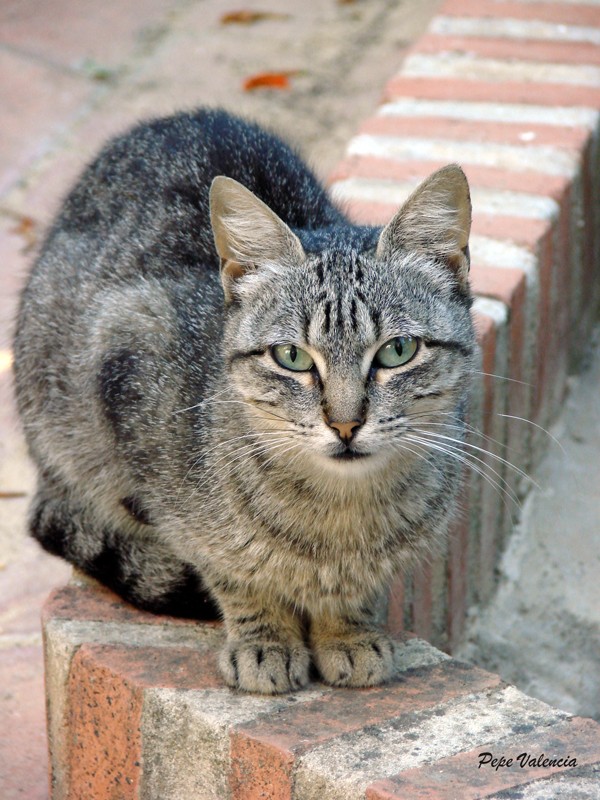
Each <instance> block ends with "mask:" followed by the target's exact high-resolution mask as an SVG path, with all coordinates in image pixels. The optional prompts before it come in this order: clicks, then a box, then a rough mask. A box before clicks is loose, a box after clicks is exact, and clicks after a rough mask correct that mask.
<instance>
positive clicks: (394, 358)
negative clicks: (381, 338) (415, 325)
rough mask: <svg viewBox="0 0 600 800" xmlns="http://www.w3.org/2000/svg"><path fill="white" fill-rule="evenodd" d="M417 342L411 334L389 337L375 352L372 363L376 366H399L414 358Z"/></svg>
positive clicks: (417, 346) (389, 367) (417, 347)
mask: <svg viewBox="0 0 600 800" xmlns="http://www.w3.org/2000/svg"><path fill="white" fill-rule="evenodd" d="M418 349H419V343H418V341H417V340H416V339H413V338H412V336H396V338H395V339H390V340H389V342H386V343H385V344H384V345H382V346H381V347H380V348H379V350H378V351H377V352H376V353H375V358H374V359H373V364H374V365H375V366H376V367H387V368H388V369H391V368H392V367H401V366H402V365H403V364H408V362H409V361H410V360H411V359H412V358H414V356H415V355H416V352H417V350H418Z"/></svg>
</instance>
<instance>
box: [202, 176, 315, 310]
mask: <svg viewBox="0 0 600 800" xmlns="http://www.w3.org/2000/svg"><path fill="white" fill-rule="evenodd" d="M210 222H211V225H212V230H213V236H214V237H215V246H216V248H217V253H218V254H219V258H220V259H221V281H222V283H223V290H224V292H225V302H226V303H230V302H231V300H232V299H233V290H234V286H235V282H236V281H237V280H238V279H239V278H241V277H243V276H244V275H246V274H247V273H248V272H251V271H255V270H257V269H260V267H261V265H267V264H268V265H270V266H271V268H273V267H277V266H282V267H284V268H285V266H286V265H288V264H292V263H298V261H299V260H300V261H302V260H304V259H305V257H306V256H305V253H304V250H303V248H302V245H301V244H300V240H299V239H298V237H297V236H296V235H295V234H294V233H293V232H292V231H291V230H290V228H289V227H288V226H287V225H286V224H285V222H283V221H282V220H281V219H279V217H278V216H277V214H275V213H274V212H273V211H271V209H270V208H269V207H268V206H267V205H265V203H263V202H262V200H259V199H258V197H256V196H255V195H253V194H252V192H251V191H250V190H249V189H246V187H245V186H242V184H241V183H238V182H237V181H234V180H233V179H232V178H226V177H224V176H223V175H219V176H218V177H216V178H215V179H214V180H213V182H212V185H211V187H210Z"/></svg>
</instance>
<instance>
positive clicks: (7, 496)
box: [0, 491, 27, 500]
mask: <svg viewBox="0 0 600 800" xmlns="http://www.w3.org/2000/svg"><path fill="white" fill-rule="evenodd" d="M19 497H27V492H2V491H0V500H16V499H17V498H19Z"/></svg>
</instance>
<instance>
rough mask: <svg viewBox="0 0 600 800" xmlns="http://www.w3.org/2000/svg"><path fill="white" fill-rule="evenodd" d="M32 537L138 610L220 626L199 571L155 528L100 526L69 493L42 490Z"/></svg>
mask: <svg viewBox="0 0 600 800" xmlns="http://www.w3.org/2000/svg"><path fill="white" fill-rule="evenodd" d="M29 530H30V533H31V535H32V536H33V537H34V538H35V539H37V541H38V542H39V543H40V544H41V545H42V547H43V548H44V549H45V550H47V551H48V552H50V553H52V554H53V555H58V556H61V557H62V558H64V559H66V560H67V561H69V562H70V563H71V564H73V565H74V566H76V567H78V568H79V569H81V570H82V571H83V572H85V573H87V574H88V575H91V576H92V577H93V578H96V579H97V580H99V581H100V582H101V583H103V584H104V585H105V586H108V587H109V588H110V589H112V590H113V591H114V592H116V593H117V594H119V595H120V596H121V597H123V598H124V599H125V600H127V601H129V602H130V603H132V604H133V605H135V606H137V607H138V608H142V609H144V610H147V611H152V612H154V613H156V614H170V615H172V616H178V617H187V618H190V619H204V620H214V619H217V618H218V617H219V611H218V608H217V606H216V605H215V603H214V602H213V600H212V598H211V597H210V595H209V593H208V592H207V590H206V589H205V587H204V585H203V582H202V579H201V577H200V575H199V574H198V572H197V571H195V570H194V569H193V567H192V566H191V565H189V564H187V563H185V562H184V561H181V560H180V559H179V558H177V557H176V556H175V555H174V554H173V553H172V551H171V550H170V549H169V548H168V547H167V546H166V545H164V544H163V543H162V542H160V541H159V539H158V538H157V535H156V532H155V530H154V528H153V526H151V525H144V524H140V523H136V522H135V521H132V524H131V525H129V526H127V529H126V528H125V527H122V528H119V527H118V526H110V525H103V524H101V523H99V522H98V521H97V520H96V519H95V518H94V514H93V512H92V511H91V510H89V509H84V508H82V507H78V506H77V504H75V503H73V501H72V499H71V498H70V497H69V495H68V493H67V492H64V491H61V490H60V489H58V488H57V487H56V486H54V485H52V486H46V485H44V484H42V485H41V486H40V488H39V489H38V492H37V494H36V496H35V498H34V501H33V504H32V509H31V513H30V519H29Z"/></svg>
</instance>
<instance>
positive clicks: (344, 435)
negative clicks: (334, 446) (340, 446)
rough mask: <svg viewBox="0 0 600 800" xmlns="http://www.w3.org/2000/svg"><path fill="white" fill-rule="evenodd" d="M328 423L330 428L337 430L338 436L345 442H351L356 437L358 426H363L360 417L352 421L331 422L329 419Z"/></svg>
mask: <svg viewBox="0 0 600 800" xmlns="http://www.w3.org/2000/svg"><path fill="white" fill-rule="evenodd" d="M327 424H328V425H329V427H330V428H333V429H334V430H336V431H337V434H338V436H339V437H340V439H341V440H342V442H344V444H349V443H350V442H351V441H352V439H353V438H354V435H355V433H356V431H357V430H358V428H360V427H361V426H362V422H361V420H359V419H353V420H351V421H350V422H331V421H330V420H327Z"/></svg>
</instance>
